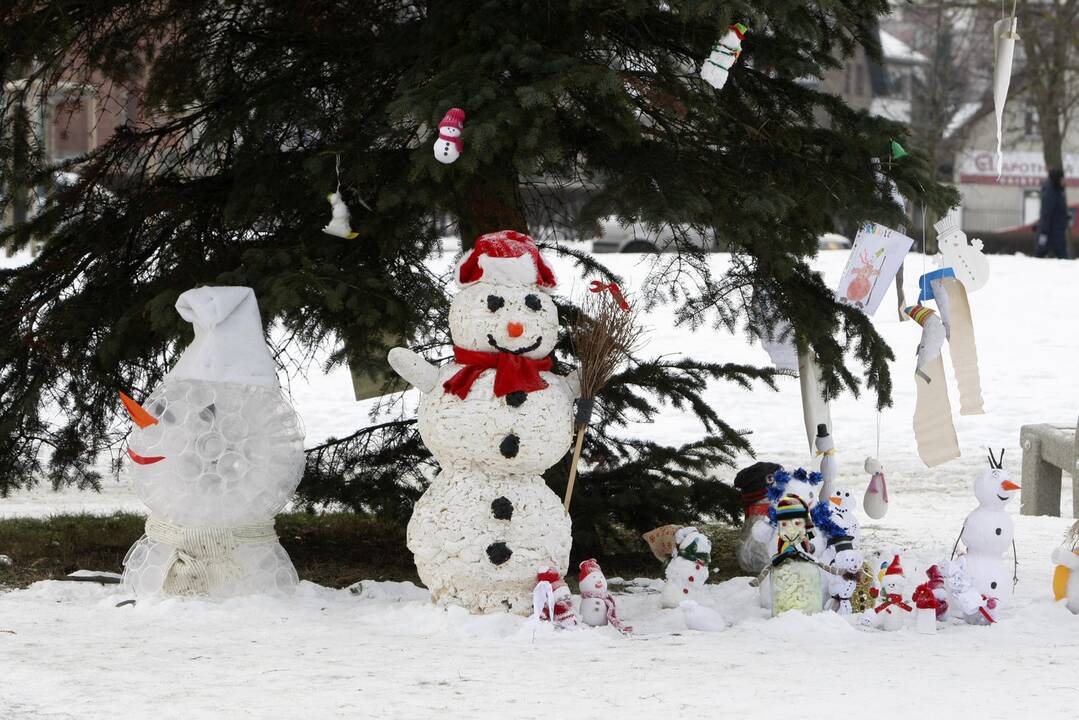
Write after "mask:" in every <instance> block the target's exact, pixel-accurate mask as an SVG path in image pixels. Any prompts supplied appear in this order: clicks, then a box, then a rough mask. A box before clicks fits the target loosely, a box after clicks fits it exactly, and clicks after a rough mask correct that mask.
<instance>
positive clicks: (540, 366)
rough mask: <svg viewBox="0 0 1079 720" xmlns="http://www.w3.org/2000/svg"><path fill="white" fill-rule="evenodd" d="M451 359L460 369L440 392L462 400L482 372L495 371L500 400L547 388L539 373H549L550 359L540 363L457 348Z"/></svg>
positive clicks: (529, 359)
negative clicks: (547, 371)
mask: <svg viewBox="0 0 1079 720" xmlns="http://www.w3.org/2000/svg"><path fill="white" fill-rule="evenodd" d="M453 359H454V360H455V361H456V362H457V364H458V365H462V366H463V367H462V368H461V369H460V370H458V371H457V372H456V373H455V374H454V376H453V377H451V378H450V379H449V380H447V381H446V382H444V383H442V389H443V390H445V391H446V392H448V393H452V394H454V395H456V396H457V397H459V398H461V399H462V400H464V399H465V398H467V397H468V392H469V391H470V390H471V389H472V383H474V382H476V378H478V377H479V376H480V375H482V374H483V372H484V371H485V370H494V371H495V396H496V397H502V396H503V395H509V394H510V393H513V392H521V391H523V392H533V391H535V390H542V389H544V388H545V387H547V381H546V380H544V379H543V378H541V377H540V371H543V370H550V369H551V364H552V363H551V357H550V356H549V355H548V356H547V357H545V358H540V359H539V360H533V359H532V358H527V357H522V356H521V355H514V354H513V353H503V352H500V353H489V352H479V351H478V350H465V349H464V348H459V347H457V346H456V345H455V346H454V348H453Z"/></svg>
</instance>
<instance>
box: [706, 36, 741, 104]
mask: <svg viewBox="0 0 1079 720" xmlns="http://www.w3.org/2000/svg"><path fill="white" fill-rule="evenodd" d="M747 32H749V28H747V27H746V26H745V25H743V24H742V23H735V24H734V25H731V26H730V28H728V30H727V34H726V35H724V36H723V38H722V39H721V40H720V41H719V44H718V45H716V46H715V47H714V48H713V49H712V53H711V54H710V55H709V56H708V57H707V58H706V59H705V61H704V64H702V65H701V78H702V79H704V81H705V82H707V83H708V84H709V85H711V86H712V87H714V88H715V89H716V90H722V89H723V86H724V85H726V84H727V78H728V77H729V76H730V71H731V68H732V67H733V66H734V63H736V62H737V61H738V56H739V55H741V54H742V40H744V39H745V36H746V33H747Z"/></svg>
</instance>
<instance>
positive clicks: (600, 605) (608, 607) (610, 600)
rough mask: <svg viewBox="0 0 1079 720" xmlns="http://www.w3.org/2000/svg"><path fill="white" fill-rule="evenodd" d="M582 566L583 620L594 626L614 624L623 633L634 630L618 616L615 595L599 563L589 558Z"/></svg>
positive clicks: (580, 577)
mask: <svg viewBox="0 0 1079 720" xmlns="http://www.w3.org/2000/svg"><path fill="white" fill-rule="evenodd" d="M580 567H581V574H580V575H579V576H578V580H579V581H580V588H581V622H583V623H584V624H585V625H590V626H592V627H602V626H604V625H612V626H614V628H615V629H617V630H618V632H620V633H622V634H628V633H631V632H633V628H631V627H630V626H629V625H626V624H625V623H623V622H622V621H621V620H620V619H619V618H618V608H617V607H616V605H615V602H614V596H613V595H611V591H610V590H609V589H608V587H607V578H606V577H605V576H604V574H603V570H601V569H600V566H599V563H597V562H596V561H595V560H592V559H589V560H585V561H584V562H582V563H581V566H580Z"/></svg>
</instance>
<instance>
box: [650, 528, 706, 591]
mask: <svg viewBox="0 0 1079 720" xmlns="http://www.w3.org/2000/svg"><path fill="white" fill-rule="evenodd" d="M711 561H712V543H711V542H710V541H709V540H708V538H706V537H705V536H704V535H702V534H701V533H700V532H698V531H697V528H695V527H683V528H678V530H677V531H676V532H675V534H674V547H673V548H672V550H671V560H670V562H668V563H667V569H666V572H665V573H664V575H665V577H666V582H665V583H664V584H663V590H662V591H661V592H660V596H659V603H660V607H664V608H676V607H678V606H679V605H681V603H682V601H683V600H693V599H694V598H693V595H694V594H695V591H696V590H697V589H698V588H700V587H701V586H702V585H704V583H705V582H706V581H707V580H708V563H710V562H711Z"/></svg>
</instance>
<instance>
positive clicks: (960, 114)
mask: <svg viewBox="0 0 1079 720" xmlns="http://www.w3.org/2000/svg"><path fill="white" fill-rule="evenodd" d="M981 106H982V104H981V103H977V102H968V103H963V104H962V105H960V106H959V107H958V108H957V109H956V111H955V114H954V115H952V119H951V120H949V121H948V127H947V128H945V130H944V137H951V136H952V135H954V134H955V133H956V131H958V130H959V128H961V127H963V126H964V125H966V124H967V121H968V120H970V119H971V118H972V117H974V114H975V113H977V112H978V110H979V109H980V108H981Z"/></svg>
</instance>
